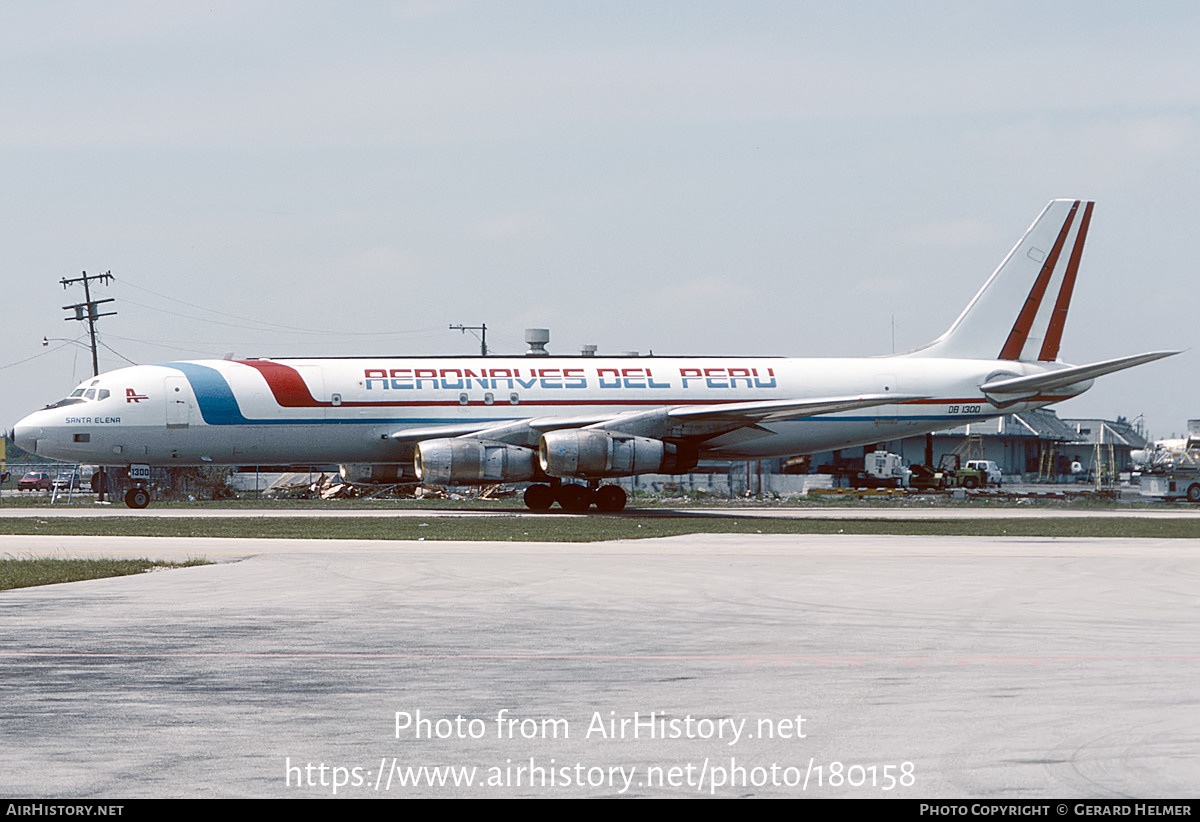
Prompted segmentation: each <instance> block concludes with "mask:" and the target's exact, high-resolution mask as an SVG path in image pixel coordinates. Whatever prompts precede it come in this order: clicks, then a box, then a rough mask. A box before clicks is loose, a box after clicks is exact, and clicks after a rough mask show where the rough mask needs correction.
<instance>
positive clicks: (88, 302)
mask: <svg viewBox="0 0 1200 822" xmlns="http://www.w3.org/2000/svg"><path fill="white" fill-rule="evenodd" d="M112 279H113V275H112V272H111V271H105V272H104V273H103V274H92V275H91V276H88V273H87V272H86V271H84V272H83V276H82V277H74V278H72V279H67V278H66V277H63V278H62V280H60V282H61V283H62V287H63V289H66V288H68V287H70V286H72V285H75V284H76V283H83V298H84V301H83V302H81V303H75V304H74V305H64V306H63V310H65V311H71V310H73V311H74V312H75V316H74V317H64V318H63V319H65V320H66V321H67V322H70V321H71V320H76V321H78V322H83V321H85V320H86V321H87V324H88V334H89V336H91V338H92V376H93V377H98V376H100V360H99V358H98V356H97V353H96V320H98V319H100V318H101V317H112V316H115V315H116V313H117V312H115V311H109V312H106V313H104V314H101V313H100V312H98V311H97V310H96V306H98V305H101V304H103V303H111V302H113V299H112V297H108V298H106V299H103V300H93V299H92V288H91V286H92V283H94V282H96V281H97V280H98V281H100V282H102V283H104V284H105V285H107V284H108V283H110V282H112Z"/></svg>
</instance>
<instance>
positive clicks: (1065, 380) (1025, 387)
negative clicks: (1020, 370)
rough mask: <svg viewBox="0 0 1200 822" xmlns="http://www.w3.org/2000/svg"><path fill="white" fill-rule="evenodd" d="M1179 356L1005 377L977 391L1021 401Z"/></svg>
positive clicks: (1148, 355) (1165, 354)
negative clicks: (1116, 372) (1144, 364)
mask: <svg viewBox="0 0 1200 822" xmlns="http://www.w3.org/2000/svg"><path fill="white" fill-rule="evenodd" d="M1179 353H1181V352H1179V351H1150V352H1148V353H1146V354H1134V355H1132V356H1129V357H1117V358H1116V359H1114V360H1102V361H1100V362H1094V363H1091V364H1089V365H1073V366H1071V367H1069V368H1060V369H1057V370H1055V371H1048V372H1046V373H1044V374H1032V375H1030V376H1028V377H1008V378H1005V379H999V380H991V381H990V382H986V383H984V384H983V385H981V386H979V389H980V390H981V391H983V393H984V394H987V395H989V396H990V395H993V394H996V395H1000V396H1002V397H1004V398H1005V399H1008V400H1011V399H1019V398H1021V397H1029V396H1033V395H1034V394H1040V393H1042V392H1044V391H1053V390H1054V389H1056V388H1065V387H1066V386H1068V385H1073V384H1075V383H1077V382H1083V381H1084V380H1091V379H1095V378H1096V377H1100V376H1103V375H1104V374H1111V373H1112V372H1113V371H1121V370H1122V369H1125V368H1133V367H1134V366H1135V365H1141V364H1143V363H1148V362H1154V361H1155V360H1161V359H1162V358H1163V357H1170V356H1173V355H1175V354H1179Z"/></svg>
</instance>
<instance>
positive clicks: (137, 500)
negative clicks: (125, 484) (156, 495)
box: [125, 485, 150, 508]
mask: <svg viewBox="0 0 1200 822" xmlns="http://www.w3.org/2000/svg"><path fill="white" fill-rule="evenodd" d="M125 504H126V505H127V506H129V507H130V508H145V507H146V506H147V505H149V504H150V492H149V491H147V490H146V489H145V488H142V487H141V486H140V485H139V486H138V487H136V488H130V489H129V490H128V491H126V492H125Z"/></svg>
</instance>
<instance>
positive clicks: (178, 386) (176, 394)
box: [164, 376, 192, 428]
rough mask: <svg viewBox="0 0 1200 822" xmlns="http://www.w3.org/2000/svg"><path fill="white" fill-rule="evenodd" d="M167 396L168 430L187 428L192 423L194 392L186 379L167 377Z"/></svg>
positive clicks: (165, 386)
mask: <svg viewBox="0 0 1200 822" xmlns="http://www.w3.org/2000/svg"><path fill="white" fill-rule="evenodd" d="M164 382H165V385H164V389H165V391H164V393H165V394H166V397H167V401H166V412H167V428H187V427H188V425H189V424H191V421H192V392H191V389H190V388H189V387H188V382H187V378H186V377H182V376H181V377H167V378H166V379H165V381H164Z"/></svg>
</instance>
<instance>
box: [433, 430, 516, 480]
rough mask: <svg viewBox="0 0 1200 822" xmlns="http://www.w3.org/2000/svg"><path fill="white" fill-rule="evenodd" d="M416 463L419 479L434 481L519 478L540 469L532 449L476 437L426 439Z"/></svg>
mask: <svg viewBox="0 0 1200 822" xmlns="http://www.w3.org/2000/svg"><path fill="white" fill-rule="evenodd" d="M413 465H414V467H415V468H416V471H417V479H419V480H421V481H422V482H428V483H430V484H432V485H454V484H455V483H463V484H466V485H471V484H477V483H480V482H520V481H521V480H527V479H531V478H532V477H533V476H534V474H535V473H536V472H537V466H536V465H535V464H534V452H533V449H531V448H522V447H521V446H519V445H509V444H507V443H503V442H490V441H488V440H477V439H440V440H426V441H424V442H422V443H420V444H418V445H417V450H416V453H415V454H414V455H413Z"/></svg>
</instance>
